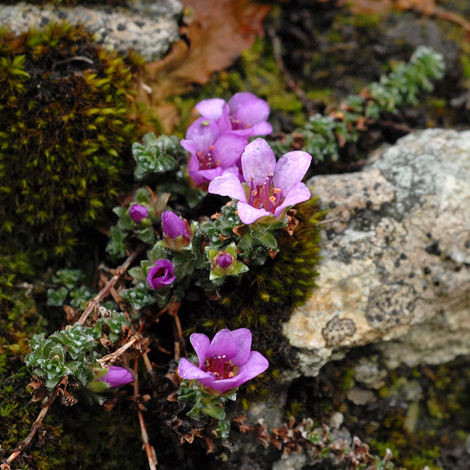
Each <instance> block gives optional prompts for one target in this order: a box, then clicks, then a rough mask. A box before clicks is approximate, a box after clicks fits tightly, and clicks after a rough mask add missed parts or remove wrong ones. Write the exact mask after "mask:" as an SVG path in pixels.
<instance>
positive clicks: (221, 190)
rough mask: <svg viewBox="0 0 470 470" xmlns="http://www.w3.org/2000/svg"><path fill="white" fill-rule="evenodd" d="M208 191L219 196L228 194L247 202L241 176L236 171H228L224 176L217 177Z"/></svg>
mask: <svg viewBox="0 0 470 470" xmlns="http://www.w3.org/2000/svg"><path fill="white" fill-rule="evenodd" d="M208 191H209V192H210V193H211V194H218V195H219V196H228V197H231V198H232V199H237V200H238V201H243V202H246V196H245V191H244V190H243V186H242V184H241V183H240V180H239V178H238V177H237V176H236V174H235V173H234V172H231V171H230V172H229V171H226V172H225V173H224V174H223V175H222V176H219V177H218V178H215V179H213V180H212V181H211V183H210V184H209V189H208Z"/></svg>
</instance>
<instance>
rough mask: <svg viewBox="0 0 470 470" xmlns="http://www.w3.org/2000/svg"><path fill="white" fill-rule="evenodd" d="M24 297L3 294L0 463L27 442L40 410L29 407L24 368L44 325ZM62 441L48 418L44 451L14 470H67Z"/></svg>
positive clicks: (34, 453) (59, 430)
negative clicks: (34, 337) (23, 468)
mask: <svg viewBox="0 0 470 470" xmlns="http://www.w3.org/2000/svg"><path fill="white" fill-rule="evenodd" d="M10 261H11V262H13V261H12V260H10ZM5 264H6V263H5V261H4V260H2V266H1V267H3V268H4V267H5ZM20 264H21V263H20ZM25 294H26V291H25V290H24V289H23V290H18V289H12V288H8V287H5V286H4V287H3V290H2V291H0V442H2V447H1V448H0V459H1V458H2V457H8V455H9V454H10V453H11V452H12V451H13V450H14V449H15V447H16V446H17V445H18V444H19V443H20V442H21V441H22V440H24V439H25V438H26V436H27V435H28V434H29V432H30V430H31V427H32V425H33V423H34V421H35V419H36V417H37V415H38V413H39V410H40V406H39V404H31V403H30V400H31V396H30V394H29V392H28V391H27V384H28V383H29V382H30V379H31V375H30V373H29V371H28V370H27V369H26V367H25V366H24V365H23V358H24V355H25V354H26V353H27V351H28V340H29V338H30V337H31V336H32V334H34V333H38V332H40V331H42V328H43V326H44V322H43V320H42V318H41V317H40V316H39V314H38V312H37V310H36V306H35V303H34V300H33V299H32V298H31V297H27V296H26V295H25ZM61 437H63V430H62V427H61V425H60V424H57V423H53V420H52V419H51V417H46V419H45V421H44V433H43V435H42V439H41V450H40V451H32V452H28V453H27V455H24V457H23V459H22V460H20V461H17V462H15V463H14V464H13V465H12V468H18V465H21V464H23V465H27V466H28V468H38V469H47V468H57V469H60V468H65V467H63V464H64V462H65V456H66V454H67V451H68V449H69V444H68V442H67V440H65V441H64V440H61ZM54 441H55V442H54ZM59 443H60V444H59ZM57 445H59V448H57V447H56V446H57Z"/></svg>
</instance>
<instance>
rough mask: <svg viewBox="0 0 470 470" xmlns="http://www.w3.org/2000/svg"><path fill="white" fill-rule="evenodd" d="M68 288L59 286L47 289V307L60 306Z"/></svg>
mask: <svg viewBox="0 0 470 470" xmlns="http://www.w3.org/2000/svg"><path fill="white" fill-rule="evenodd" d="M68 293H69V290H68V289H67V287H61V288H59V289H47V306H48V307H62V305H64V302H65V299H66V298H67V295H68Z"/></svg>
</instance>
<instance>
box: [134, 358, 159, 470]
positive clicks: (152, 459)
mask: <svg viewBox="0 0 470 470" xmlns="http://www.w3.org/2000/svg"><path fill="white" fill-rule="evenodd" d="M134 364H135V365H134V377H135V380H134V398H135V400H136V405H137V415H138V416H139V424H140V433H141V434H142V441H143V443H144V447H145V452H146V454H147V459H148V461H149V467H150V470H157V465H158V462H157V455H156V454H155V449H154V447H153V446H152V445H150V442H149V436H148V434H147V428H146V427H145V421H144V415H143V414H142V410H141V408H140V407H141V406H142V405H141V404H140V403H139V401H138V398H139V378H138V373H137V372H138V358H136V360H135V363H134Z"/></svg>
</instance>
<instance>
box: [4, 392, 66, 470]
mask: <svg viewBox="0 0 470 470" xmlns="http://www.w3.org/2000/svg"><path fill="white" fill-rule="evenodd" d="M57 392H58V390H57V388H55V389H54V390H53V391H52V392H51V393H50V394H49V396H48V397H47V398H45V399H44V401H43V407H42V409H41V412H40V413H39V415H38V417H37V418H36V421H35V422H34V424H33V427H32V428H31V431H30V432H29V434H28V436H27V437H26V439H25V440H24V441H23V442H22V443H21V444H20V445H19V446H18V447H17V448H16V449H15V450H14V451H13V453H12V454H11V455H10V456H9V457H8V459H7V460H6V464H4V465H2V470H3V469H5V470H6V469H9V468H10V464H11V463H12V462H13V461H14V460H16V459H17V458H18V457H19V456H20V455H21V453H22V452H23V451H24V450H25V449H27V448H28V447H29V445H30V444H31V441H32V440H33V438H34V436H35V435H36V432H37V430H38V429H39V428H40V427H41V426H42V421H43V419H44V417H45V416H46V414H47V412H48V411H49V408H50V407H51V405H52V403H53V402H54V400H55V399H56V397H57Z"/></svg>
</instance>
